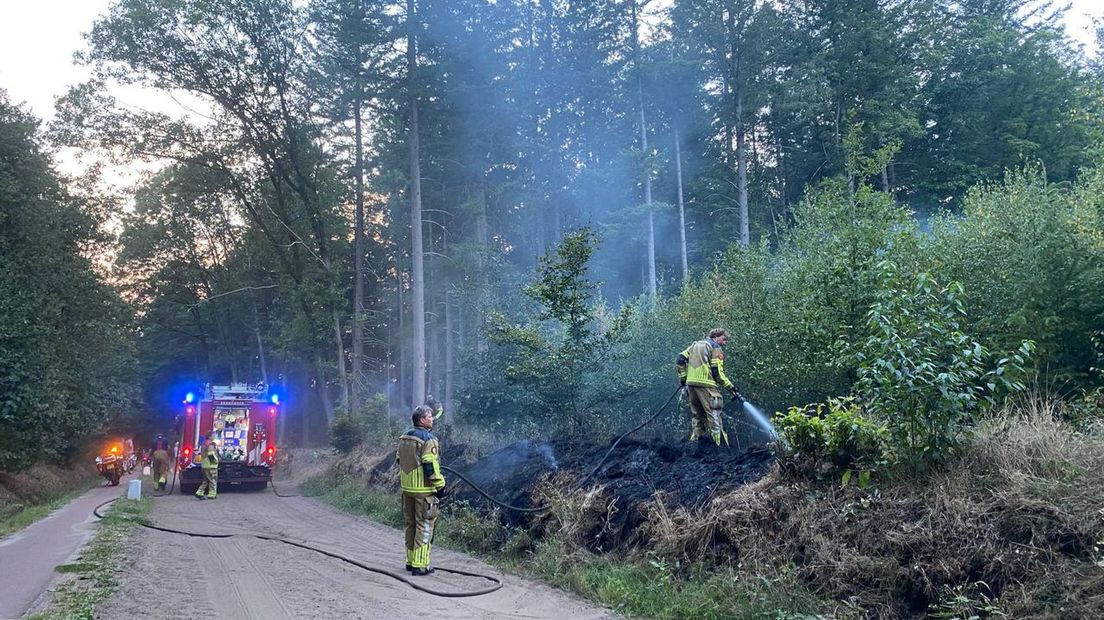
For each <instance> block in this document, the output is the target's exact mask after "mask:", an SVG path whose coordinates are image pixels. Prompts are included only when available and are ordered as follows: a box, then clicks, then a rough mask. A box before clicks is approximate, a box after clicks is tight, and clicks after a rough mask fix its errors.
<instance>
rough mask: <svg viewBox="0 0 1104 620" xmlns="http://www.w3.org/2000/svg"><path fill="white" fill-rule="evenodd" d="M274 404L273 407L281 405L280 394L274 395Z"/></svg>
mask: <svg viewBox="0 0 1104 620" xmlns="http://www.w3.org/2000/svg"><path fill="white" fill-rule="evenodd" d="M272 404H273V405H279V404H280V395H279V394H273V395H272Z"/></svg>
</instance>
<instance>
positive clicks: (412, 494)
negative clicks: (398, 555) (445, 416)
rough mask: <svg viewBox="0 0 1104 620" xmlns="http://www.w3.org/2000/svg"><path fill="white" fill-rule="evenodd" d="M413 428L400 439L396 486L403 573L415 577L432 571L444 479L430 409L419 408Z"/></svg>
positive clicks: (414, 416)
mask: <svg viewBox="0 0 1104 620" xmlns="http://www.w3.org/2000/svg"><path fill="white" fill-rule="evenodd" d="M410 419H411V421H412V422H413V423H414V428H412V429H410V430H408V431H406V432H405V433H403V435H402V437H399V450H398V455H397V460H398V462H399V483H400V486H401V487H402V505H403V521H404V522H405V524H406V570H408V571H410V572H411V573H413V574H415V575H428V574H430V573H432V572H433V569H432V568H430V566H429V551H430V548H431V547H432V545H433V527H434V524H435V523H436V522H437V515H438V514H439V512H440V499H441V497H442V495H443V494H444V489H445V476H444V475H443V474H442V473H441V462H440V458H439V452H440V445H439V444H438V443H437V438H436V437H434V436H433V433H432V432H431V431H432V430H433V410H432V409H430V408H429V407H427V406H425V405H422V406H421V407H418V408H417V409H415V410H414V413H413V414H412V415H411V416H410Z"/></svg>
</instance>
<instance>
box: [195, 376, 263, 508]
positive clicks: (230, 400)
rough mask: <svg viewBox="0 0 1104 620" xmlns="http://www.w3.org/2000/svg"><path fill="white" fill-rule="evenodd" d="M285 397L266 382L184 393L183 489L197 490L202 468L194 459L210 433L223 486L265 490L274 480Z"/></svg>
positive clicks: (214, 386) (205, 388)
mask: <svg viewBox="0 0 1104 620" xmlns="http://www.w3.org/2000/svg"><path fill="white" fill-rule="evenodd" d="M279 412H280V398H279V396H278V395H276V394H274V393H272V394H270V393H269V390H268V388H267V386H265V385H264V384H263V383H261V384H245V383H234V384H231V385H207V386H205V387H204V390H203V393H202V394H200V395H199V396H197V395H196V394H195V393H189V394H188V395H187V396H186V397H185V398H184V414H183V418H182V421H181V424H182V426H183V429H182V434H181V441H180V452H179V455H180V456H179V459H180V462H179V466H180V492H181V493H195V492H196V490H197V489H198V488H199V485H200V483H201V482H202V481H203V472H202V471H201V470H200V467H199V464H198V463H197V461H196V459H195V455H196V453H197V452H198V451H199V449H200V447H201V446H202V443H201V442H202V439H203V438H205V437H208V436H210V437H211V438H213V439H214V441H215V445H216V446H217V447H218V451H219V472H218V480H219V487H220V490H221V487H222V485H223V484H229V485H233V486H237V487H240V488H242V489H252V490H260V489H264V488H265V487H266V486H268V483H269V481H270V480H272V467H273V465H274V464H275V463H276V416H277V415H278V414H279Z"/></svg>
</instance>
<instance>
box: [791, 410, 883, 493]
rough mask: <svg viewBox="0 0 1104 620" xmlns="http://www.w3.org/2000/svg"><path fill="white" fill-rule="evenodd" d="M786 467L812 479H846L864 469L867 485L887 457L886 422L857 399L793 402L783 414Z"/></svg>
mask: <svg viewBox="0 0 1104 620" xmlns="http://www.w3.org/2000/svg"><path fill="white" fill-rule="evenodd" d="M774 427H775V430H776V431H777V432H778V437H779V446H780V453H781V454H780V461H781V463H782V466H783V469H785V470H787V471H789V472H790V473H792V474H796V475H799V476H802V477H806V478H819V479H832V478H840V479H842V480H843V483H844V484H847V482H848V481H849V480H850V479H851V477H852V475H853V474H854V473H856V472H857V473H858V482H859V484H860V485H861V486H866V484H867V483H868V481H869V479H870V475H871V473H872V472H874V471H876V470H877V469H878V468H879V467H881V466H883V465H884V463H885V460H886V440H887V438H888V431H887V430H886V427H885V426H883V425H881V424H879V423H877V422H875V421H873V420H870V419H868V418H866V417H864V416H863V415H862V410H861V409H860V408H859V406H858V405H857V404H856V403H855V401H854V399H851V398H831V399H829V400H828V402H827V403H826V404H825V403H816V404H812V405H806V406H805V407H790V409H789V410H788V411H787V412H786V413H785V414H781V413H779V414H777V415H776V416H775V418H774Z"/></svg>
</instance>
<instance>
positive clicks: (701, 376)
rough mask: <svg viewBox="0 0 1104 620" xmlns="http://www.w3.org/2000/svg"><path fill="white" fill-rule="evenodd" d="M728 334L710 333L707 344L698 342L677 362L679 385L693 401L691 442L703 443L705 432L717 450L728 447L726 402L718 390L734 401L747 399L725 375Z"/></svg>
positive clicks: (682, 354) (714, 331) (679, 356)
mask: <svg viewBox="0 0 1104 620" xmlns="http://www.w3.org/2000/svg"><path fill="white" fill-rule="evenodd" d="M726 342H728V333H727V332H726V331H725V330H724V329H721V328H719V327H718V328H716V329H711V330H709V335H708V336H707V337H706V338H705V339H704V340H699V341H697V342H695V343H693V344H691V345H690V346H688V347H686V350H685V351H683V352H682V353H679V355H678V358H677V359H676V360H675V367H676V369H677V370H678V377H679V383H681V384H682V385H683V386H684V387H685V388H686V393H687V399H688V400H689V401H690V413H691V416H692V420H691V431H690V441H698V440H700V439H704V437H703V435H704V433H705V430H706V429H707V428H708V429H709V436H710V437H711V438H712V439H713V443H715V444H717V445H718V446H720V445H722V444H721V442H722V441H723V442H724V445H729V443H728V433H726V432H725V430H724V399H723V397H722V396H721V392H720V389H719V388H722V387H723V388H724V389H725V390H726V391H727V392H728V393H729V394H730V395H731V396H732V399H733V400H735V401H739V402H742V401H743V400H744V399H743V397H742V396H740V392H738V391H737V390H736V386H734V385H733V384H732V382H731V381H729V380H728V377H727V376H726V375H725V371H724V351H723V350H722V349H721V347H723V346H724V345H725V343H726Z"/></svg>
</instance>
